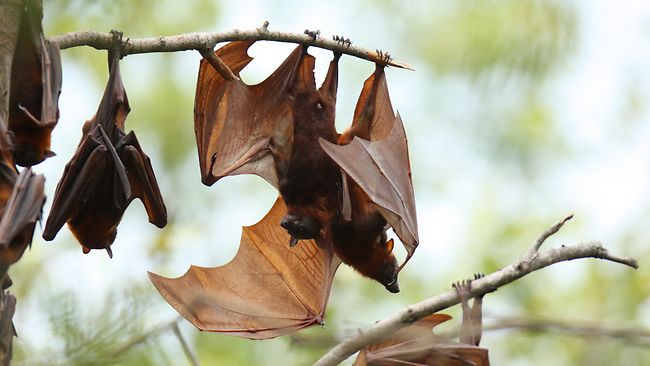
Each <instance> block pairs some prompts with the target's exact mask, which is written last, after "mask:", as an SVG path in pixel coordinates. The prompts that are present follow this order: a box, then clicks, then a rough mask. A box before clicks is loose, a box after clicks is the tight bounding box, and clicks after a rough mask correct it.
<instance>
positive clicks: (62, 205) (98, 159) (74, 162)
mask: <svg viewBox="0 0 650 366" xmlns="http://www.w3.org/2000/svg"><path fill="white" fill-rule="evenodd" d="M110 160H111V157H110V153H109V152H108V150H107V148H106V146H105V145H104V144H102V141H98V140H97V139H96V138H95V137H94V136H92V135H88V136H86V137H84V139H83V140H82V142H81V144H79V146H78V147H77V150H76V151H75V153H74V155H73V156H72V159H70V162H68V164H66V166H65V169H64V170H63V175H62V176H61V179H60V180H59V183H58V184H57V186H56V191H55V193H54V200H53V202H52V207H51V209H50V214H49V215H48V217H47V221H46V223H45V228H44V229H43V238H44V239H45V240H52V239H54V237H55V236H56V234H57V233H58V232H59V230H61V227H63V225H64V224H65V223H66V221H68V220H69V219H70V218H71V217H74V216H76V215H77V214H78V213H79V212H80V211H81V210H82V209H83V207H84V206H85V205H86V203H87V202H88V201H89V200H90V198H89V197H90V196H91V195H93V194H106V193H105V192H97V191H96V190H95V189H96V188H97V187H100V186H101V181H102V180H103V179H106V177H105V176H106V173H102V172H105V171H106V169H108V168H110Z"/></svg>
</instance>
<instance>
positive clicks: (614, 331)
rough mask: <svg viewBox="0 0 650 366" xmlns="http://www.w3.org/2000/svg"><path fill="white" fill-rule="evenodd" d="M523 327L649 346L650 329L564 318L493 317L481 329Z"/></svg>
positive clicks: (536, 330) (535, 330)
mask: <svg viewBox="0 0 650 366" xmlns="http://www.w3.org/2000/svg"><path fill="white" fill-rule="evenodd" d="M503 329H523V330H527V331H531V332H546V333H555V334H566V335H571V336H576V337H585V338H604V337H607V338H615V339H619V340H623V341H627V342H630V344H633V345H639V346H642V347H648V346H650V330H649V329H646V328H641V327H638V328H633V327H608V326H604V325H600V324H588V323H578V322H568V321H566V320H551V319H529V318H521V317H503V318H498V319H495V321H493V322H491V324H489V325H485V326H484V328H483V330H486V331H492V330H503Z"/></svg>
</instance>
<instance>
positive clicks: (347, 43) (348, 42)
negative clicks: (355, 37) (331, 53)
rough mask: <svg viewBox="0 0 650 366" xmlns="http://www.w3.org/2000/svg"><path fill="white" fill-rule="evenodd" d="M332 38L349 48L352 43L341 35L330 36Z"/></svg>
mask: <svg viewBox="0 0 650 366" xmlns="http://www.w3.org/2000/svg"><path fill="white" fill-rule="evenodd" d="M332 39H333V40H334V41H336V42H338V43H340V44H341V45H343V46H344V47H347V48H350V46H351V45H352V41H350V38H345V37H343V36H339V35H338V34H337V35H334V36H332Z"/></svg>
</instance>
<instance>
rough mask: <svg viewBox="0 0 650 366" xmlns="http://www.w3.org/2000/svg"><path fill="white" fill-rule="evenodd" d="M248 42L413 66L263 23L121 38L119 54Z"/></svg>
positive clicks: (86, 35)
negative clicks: (247, 27)
mask: <svg viewBox="0 0 650 366" xmlns="http://www.w3.org/2000/svg"><path fill="white" fill-rule="evenodd" d="M48 39H49V40H50V41H52V42H56V43H58V44H59V47H60V48H61V49H65V48H71V47H79V46H90V47H93V48H96V49H100V50H106V49H109V48H110V47H111V45H112V35H111V34H110V33H103V32H96V31H80V32H72V33H66V34H61V35H57V36H52V37H49V38H48ZM249 40H257V41H276V42H289V43H297V44H302V45H305V46H313V47H318V48H323V49H327V50H331V51H333V52H336V53H342V54H347V55H350V56H355V57H358V58H362V59H364V60H368V61H372V62H376V63H379V64H382V65H388V66H394V67H398V68H403V69H409V70H413V67H411V65H409V64H407V63H404V62H399V61H395V60H392V59H389V58H388V57H386V53H384V52H382V53H381V54H380V53H379V52H377V51H369V50H366V49H364V48H361V47H357V46H353V45H352V44H351V42H350V40H349V39H347V42H346V40H344V41H340V40H339V41H337V40H335V39H326V38H324V37H316V38H315V39H314V37H312V36H310V35H308V34H304V33H288V32H278V31H270V30H269V29H268V22H265V24H264V25H262V27H260V28H257V29H253V30H237V29H235V30H232V31H229V32H221V33H188V34H180V35H175V36H166V37H151V38H139V39H133V38H125V41H124V47H123V54H124V55H132V54H137V53H150V52H177V51H190V50H199V51H201V50H205V49H213V48H214V47H215V46H216V44H217V43H221V42H228V41H249Z"/></svg>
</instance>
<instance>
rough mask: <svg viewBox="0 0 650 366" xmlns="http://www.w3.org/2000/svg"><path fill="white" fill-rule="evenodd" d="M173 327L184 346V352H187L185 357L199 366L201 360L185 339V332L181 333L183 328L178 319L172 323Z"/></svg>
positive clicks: (192, 363)
mask: <svg viewBox="0 0 650 366" xmlns="http://www.w3.org/2000/svg"><path fill="white" fill-rule="evenodd" d="M172 329H173V330H174V334H175V335H176V338H178V341H179V342H180V344H181V347H183V352H185V357H187V360H188V361H190V365H192V366H199V360H198V358H196V355H195V354H194V352H193V351H192V348H190V345H189V344H188V343H187V341H186V340H185V337H183V334H182V333H181V330H180V328H179V327H178V322H177V321H176V322H174V324H173V325H172Z"/></svg>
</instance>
